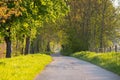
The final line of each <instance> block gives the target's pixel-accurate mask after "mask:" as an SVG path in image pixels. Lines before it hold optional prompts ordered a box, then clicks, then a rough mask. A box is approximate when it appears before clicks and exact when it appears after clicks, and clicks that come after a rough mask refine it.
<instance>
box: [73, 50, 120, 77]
mask: <svg viewBox="0 0 120 80" xmlns="http://www.w3.org/2000/svg"><path fill="white" fill-rule="evenodd" d="M71 56H73V57H76V58H79V59H83V60H86V61H89V62H91V63H93V64H96V65H98V66H101V67H103V68H105V69H107V70H110V71H112V72H114V73H116V74H118V75H120V53H115V52H110V53H95V52H84V51H83V52H77V53H75V54H72V55H71Z"/></svg>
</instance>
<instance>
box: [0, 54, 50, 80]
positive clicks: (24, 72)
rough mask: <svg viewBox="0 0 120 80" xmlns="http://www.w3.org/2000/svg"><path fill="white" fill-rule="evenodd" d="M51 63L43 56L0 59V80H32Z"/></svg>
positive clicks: (47, 57)
mask: <svg viewBox="0 0 120 80" xmlns="http://www.w3.org/2000/svg"><path fill="white" fill-rule="evenodd" d="M51 61H52V58H51V57H50V56H48V55H44V54H31V55H27V56H19V57H14V58H11V59H0V80H33V79H34V78H35V77H36V75H37V74H39V73H40V72H41V71H42V70H43V69H44V67H45V66H46V65H47V64H49V63H50V62H51Z"/></svg>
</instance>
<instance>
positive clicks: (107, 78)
mask: <svg viewBox="0 0 120 80" xmlns="http://www.w3.org/2000/svg"><path fill="white" fill-rule="evenodd" d="M34 80H120V76H118V75H116V74H114V73H112V72H110V71H107V70H105V69H102V68H100V67H98V66H96V65H93V64H91V63H89V62H85V61H83V60H78V59H76V58H73V57H65V56H60V55H53V62H52V63H50V64H49V65H48V66H47V67H46V68H45V70H43V72H42V73H40V74H38V75H37V76H36V78H35V79H34Z"/></svg>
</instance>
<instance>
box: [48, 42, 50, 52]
mask: <svg viewBox="0 0 120 80" xmlns="http://www.w3.org/2000/svg"><path fill="white" fill-rule="evenodd" d="M47 51H48V52H49V51H50V43H49V42H48V43H47Z"/></svg>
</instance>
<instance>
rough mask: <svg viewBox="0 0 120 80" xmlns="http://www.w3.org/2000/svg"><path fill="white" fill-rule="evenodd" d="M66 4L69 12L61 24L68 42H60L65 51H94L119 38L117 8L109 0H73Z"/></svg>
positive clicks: (112, 43)
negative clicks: (68, 6)
mask: <svg viewBox="0 0 120 80" xmlns="http://www.w3.org/2000/svg"><path fill="white" fill-rule="evenodd" d="M67 4H68V5H70V12H69V14H68V16H66V18H65V20H64V21H65V22H64V25H62V26H61V28H63V32H64V33H65V34H66V35H67V42H68V44H67V45H66V44H62V45H64V47H65V48H66V49H68V50H66V49H65V50H66V51H68V52H69V49H70V51H72V52H76V51H85V50H90V51H96V49H101V48H102V49H103V48H107V47H110V46H113V45H114V42H115V40H116V38H119V37H117V35H119V32H118V31H117V29H119V28H120V27H119V25H117V22H118V20H119V12H118V11H119V9H118V8H115V7H114V6H113V4H112V2H111V1H110V0H84V1H83V0H74V1H69V2H68V3H67ZM65 41H66V40H63V41H62V42H65Z"/></svg>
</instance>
